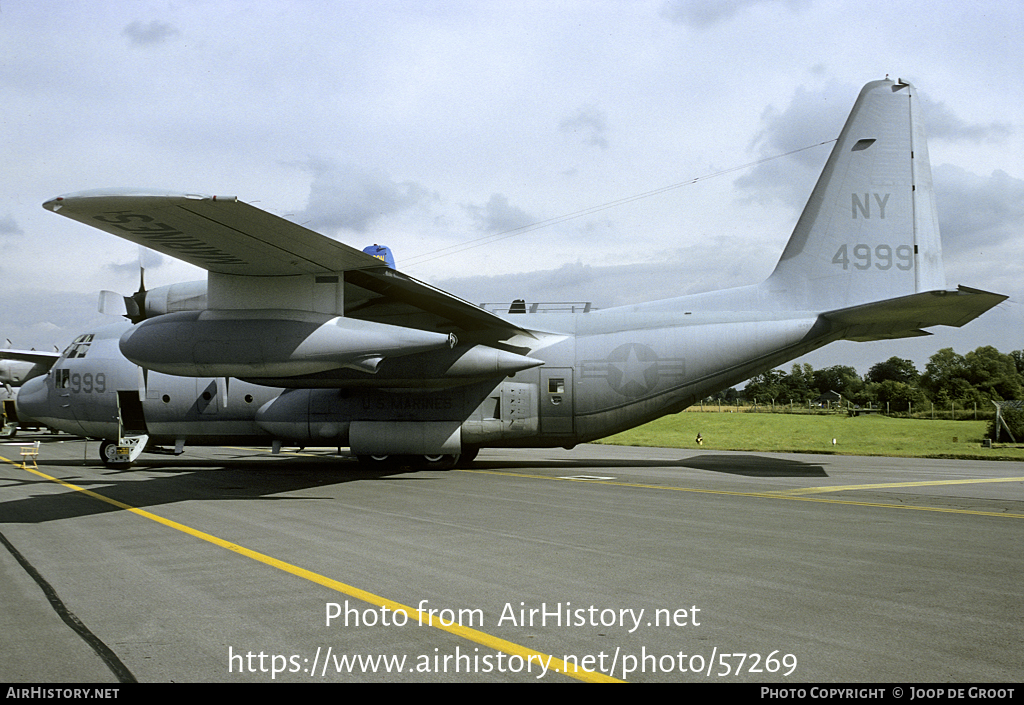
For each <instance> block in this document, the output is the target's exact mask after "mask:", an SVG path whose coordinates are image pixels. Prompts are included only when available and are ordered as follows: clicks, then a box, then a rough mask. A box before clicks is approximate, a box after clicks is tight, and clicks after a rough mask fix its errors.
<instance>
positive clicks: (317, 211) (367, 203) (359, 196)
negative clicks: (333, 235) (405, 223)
mask: <svg viewBox="0 0 1024 705" xmlns="http://www.w3.org/2000/svg"><path fill="white" fill-rule="evenodd" d="M303 166H304V168H306V169H307V170H309V171H312V172H313V175H314V177H313V183H312V184H311V185H310V189H309V202H308V203H307V205H306V210H304V211H303V212H302V213H300V214H298V215H296V217H295V219H296V220H297V221H298V222H303V223H304V224H305V225H306V227H308V228H310V229H312V230H316V231H318V232H336V231H338V230H340V229H346V230H354V231H355V232H359V233H365V232H366V231H367V230H368V229H369V228H370V227H371V226H372V224H373V223H374V222H375V221H377V220H379V219H380V218H383V217H385V216H388V215H392V214H395V213H399V212H401V211H403V210H406V209H408V208H412V207H413V206H415V205H417V204H420V203H423V202H426V201H428V200H430V199H431V198H433V195H432V194H431V192H430V191H428V190H427V189H425V188H423V187H422V186H420V185H418V184H415V183H413V182H409V181H406V182H401V183H399V182H396V181H393V180H392V179H391V178H390V177H388V176H387V175H386V174H384V173H383V172H380V171H370V170H368V169H361V168H359V167H356V166H354V165H351V164H345V165H339V164H331V163H328V162H324V161H319V160H311V161H309V162H307V163H306V164H304V165H303Z"/></svg>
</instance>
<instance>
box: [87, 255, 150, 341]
mask: <svg viewBox="0 0 1024 705" xmlns="http://www.w3.org/2000/svg"><path fill="white" fill-rule="evenodd" d="M99 311H100V313H103V314H107V315H110V316H124V317H125V318H127V319H128V320H129V321H131V322H132V323H139V322H141V321H144V320H145V319H146V268H145V267H144V266H143V265H142V249H141V248H140V249H139V290H138V291H136V292H135V293H134V294H132V295H131V296H123V295H122V294H118V293H117V292H116V291H107V290H104V291H101V292H100V301H99Z"/></svg>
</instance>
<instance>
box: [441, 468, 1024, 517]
mask: <svg viewBox="0 0 1024 705" xmlns="http://www.w3.org/2000/svg"><path fill="white" fill-rule="evenodd" d="M459 472H475V473H480V474H482V475H507V476H509V477H527V478H531V479H534V480H553V481H558V482H582V483H589V484H594V485H614V486H617V487H633V488H637V489H645V490H670V491H672V492H692V493H695V494H719V495H729V496H733V497H760V498H762V499H787V500H790V501H794V502H821V503H825V504H845V505H852V506H857V507H878V508H882V509H913V510H916V511H922V512H943V513H946V514H972V515H974V516H986V517H1008V518H1010V519H1024V514H1015V513H1013V512H982V511H978V510H974V509H949V508H946V507H918V506H914V505H911V504H892V503H888V502H855V501H852V500H844V499H825V498H824V497H807V496H803V495H799V494H795V492H796V491H795V490H779V491H771V490H769V491H766V492H737V491H732V490H707V489H700V488H697V487H673V486H671V485H647V484H643V483H639V482H619V481H617V480H587V479H584V478H573V477H556V476H552V475H533V474H530V473H522V472H502V471H499V470H460V471H459ZM1022 480H1024V478H1019V477H1018V478H1009V479H999V480H941V481H937V482H925V483H921V484H924V485H934V484H955V483H965V482H1020V481H1022ZM907 484H914V483H891V485H849V486H847V487H843V488H841V489H854V488H863V487H888V486H896V485H899V486H906V485H907ZM809 489H813V488H809ZM825 489H830V488H825Z"/></svg>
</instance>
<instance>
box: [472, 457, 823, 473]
mask: <svg viewBox="0 0 1024 705" xmlns="http://www.w3.org/2000/svg"><path fill="white" fill-rule="evenodd" d="M472 467H473V469H479V470H511V469H521V470H525V469H529V468H535V469H538V470H539V469H553V468H554V469H560V470H564V469H573V468H575V469H580V470H586V469H588V468H589V469H594V468H600V469H608V470H614V469H615V468H691V469H694V470H707V471H709V472H720V473H728V474H730V475H746V476H748V477H828V473H826V472H825V468H824V467H823V466H822V465H821V464H820V463H805V462H802V461H799V460H791V459H786V458H775V457H771V456H764V455H739V454H729V455H695V456H693V457H689V458H680V459H678V460H675V459H671V460H670V459H665V460H658V459H651V460H644V459H640V458H630V459H622V458H618V459H608V460H602V459H600V458H566V459H565V460H552V459H544V460H540V461H512V462H496V461H488V460H487V459H486V458H484V457H481V459H478V460H477V461H476V462H475V463H473V466H472Z"/></svg>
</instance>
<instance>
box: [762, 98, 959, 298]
mask: <svg viewBox="0 0 1024 705" xmlns="http://www.w3.org/2000/svg"><path fill="white" fill-rule="evenodd" d="M941 249H942V246H941V242H940V239H939V222H938V215H937V213H936V209H935V194H934V191H933V189H932V174H931V166H930V164H929V161H928V147H927V144H926V141H925V132H924V126H923V124H922V121H921V110H920V101H919V100H918V97H917V91H916V90H915V89H914V87H913V86H911V85H910V84H908V83H904V82H902V81H897V82H893V81H890V80H888V79H886V80H884V81H873V82H871V83H869V84H867V85H866V86H864V88H863V89H862V90H861V92H860V95H859V96H858V98H857V102H856V104H855V105H854V106H853V111H852V112H851V113H850V117H849V118H848V119H847V121H846V125H845V126H844V127H843V131H842V133H841V134H840V135H839V139H838V141H837V142H836V145H835V147H834V148H833V149H832V154H831V155H829V158H828V162H827V163H826V164H825V169H824V170H823V171H822V173H821V176H820V177H819V178H818V183H817V184H816V185H815V187H814V191H813V192H812V193H811V197H810V200H808V202H807V205H806V206H805V207H804V211H803V213H802V214H801V216H800V220H799V221H798V222H797V224H796V228H795V229H794V230H793V235H792V236H791V237H790V240H789V243H788V244H787V245H786V249H785V251H784V252H783V253H782V258H781V259H780V260H779V263H778V265H777V266H776V268H775V271H774V272H773V273H772V275H771V277H769V279H768V280H767V281H766V282H765V283H764V285H763V286H764V288H765V290H766V291H767V293H768V294H769V295H770V296H771V297H772V298H774V299H776V300H777V301H779V303H780V304H784V305H785V306H786V307H788V308H798V309H800V308H802V309H812V310H820V311H828V310H834V309H840V308H846V307H850V306H856V305H859V304H864V303H870V302H873V301H881V300H884V299H891V298H896V297H899V296H906V295H909V294H915V293H918V292H924V291H934V290H944V289H945V287H946V278H945V273H944V271H943V268H942V251H941Z"/></svg>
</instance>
